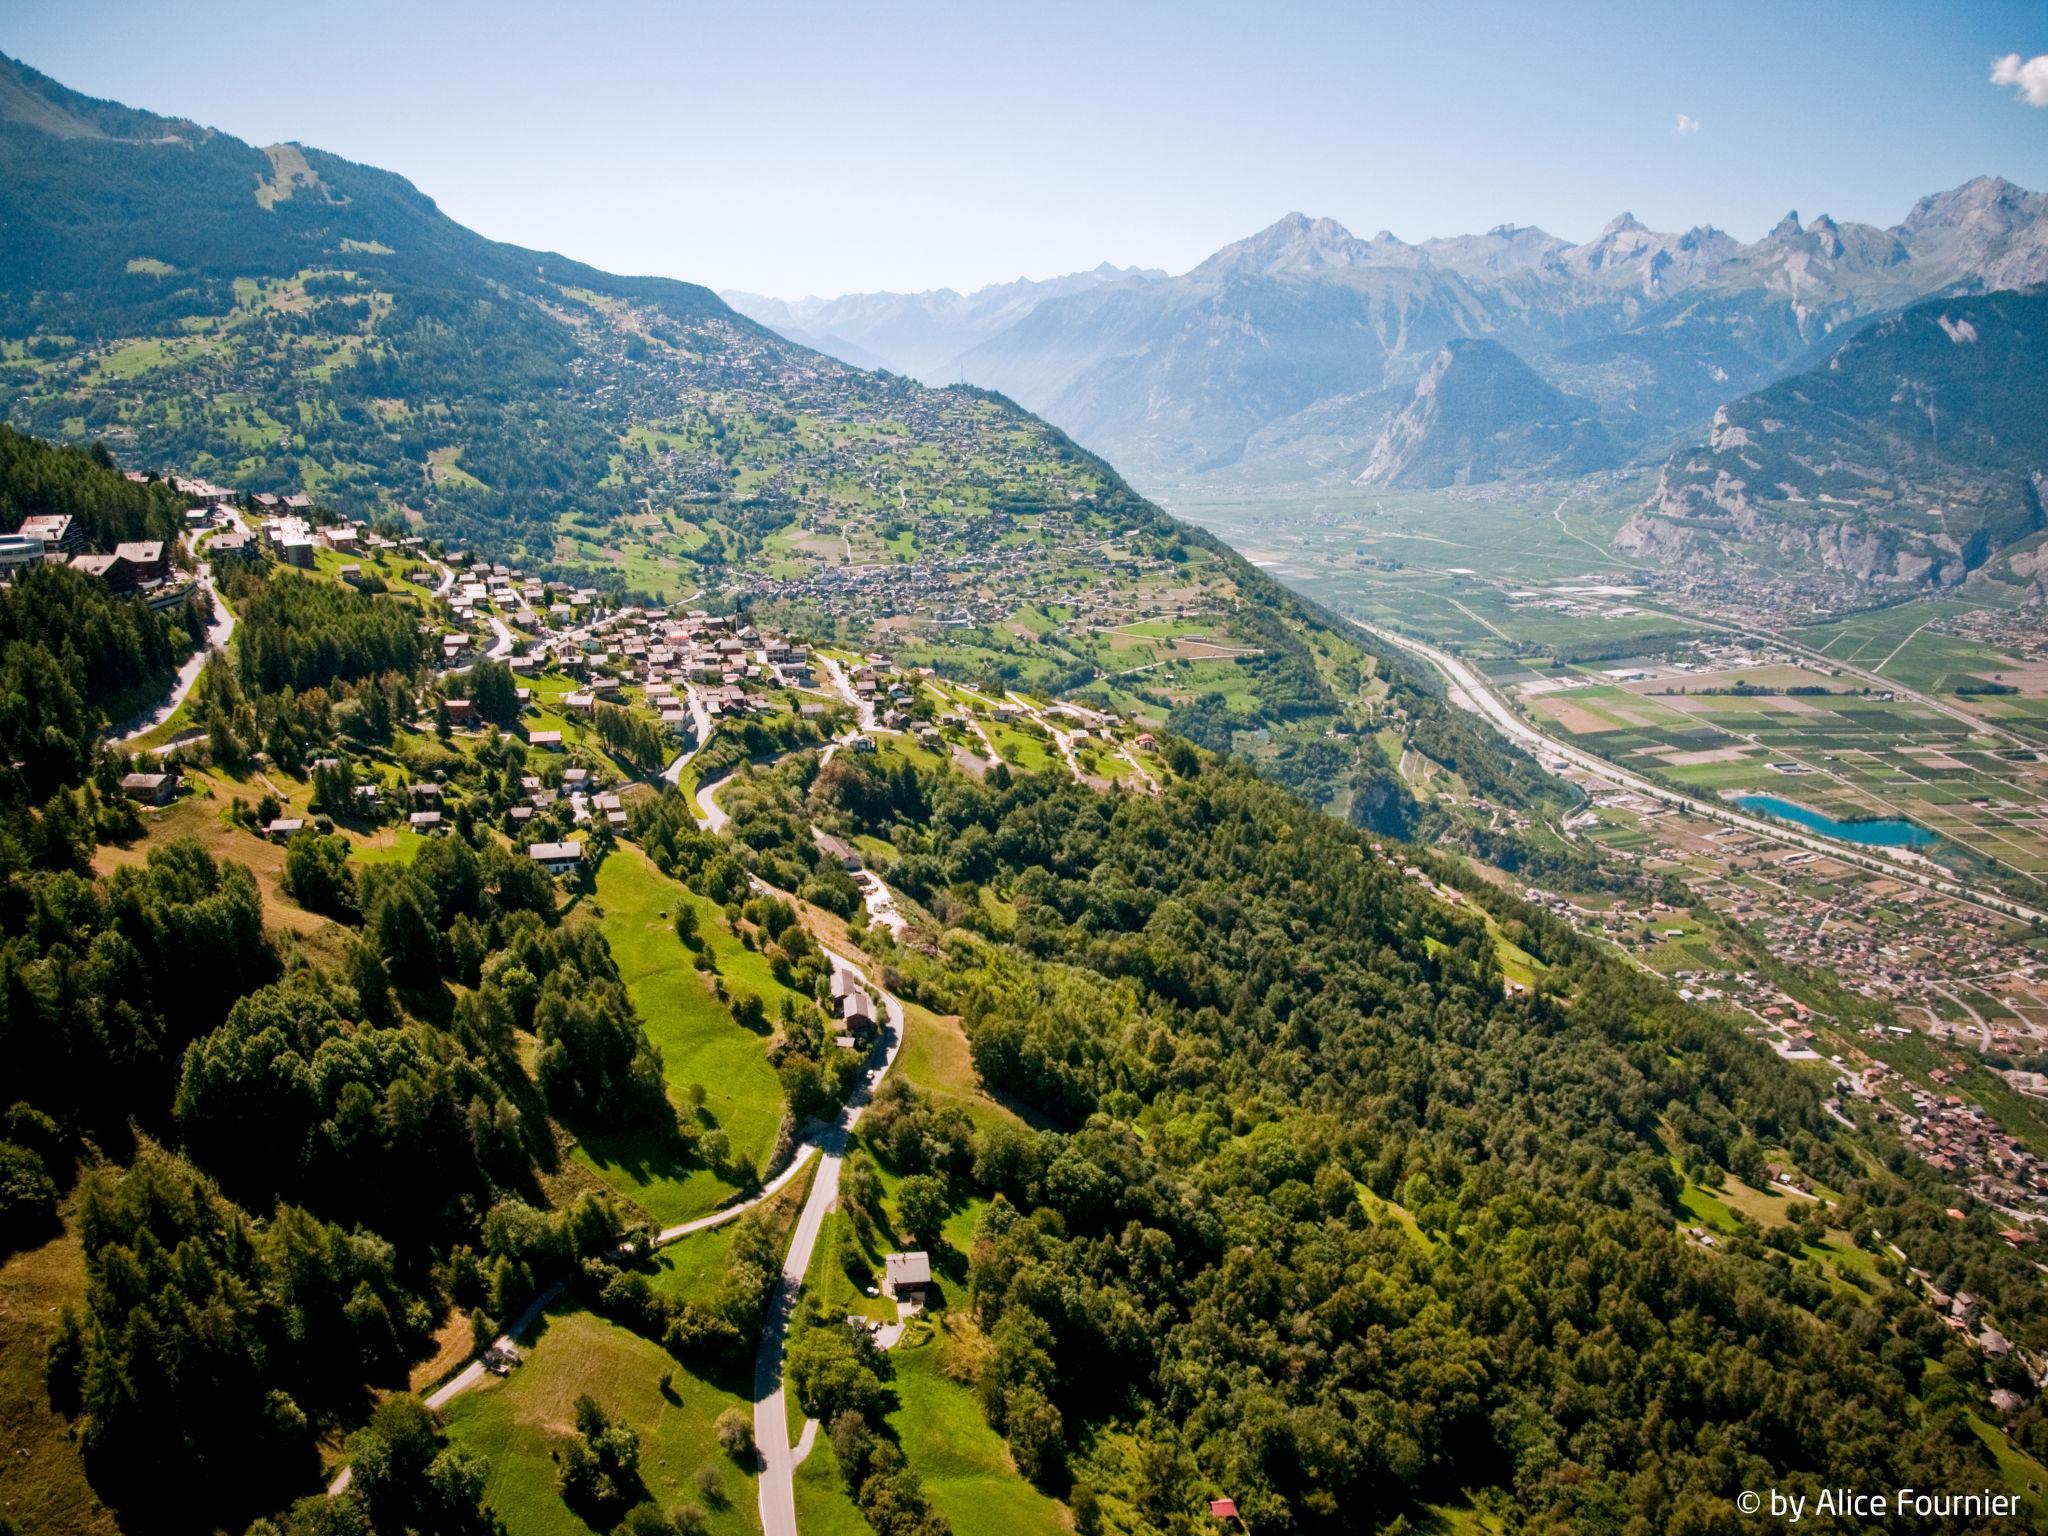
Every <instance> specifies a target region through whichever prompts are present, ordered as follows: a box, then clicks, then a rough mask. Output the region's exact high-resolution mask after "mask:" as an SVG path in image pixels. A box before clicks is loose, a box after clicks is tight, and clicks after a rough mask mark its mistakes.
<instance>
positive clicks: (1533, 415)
mask: <svg viewBox="0 0 2048 1536" xmlns="http://www.w3.org/2000/svg"><path fill="white" fill-rule="evenodd" d="M1618 456H1619V453H1618V450H1617V449H1616V447H1615V445H1614V442H1613V440H1612V439H1611V438H1609V437H1608V435H1607V432H1606V429H1605V428H1603V427H1602V426H1601V425H1600V423H1599V421H1598V420H1597V419H1596V418H1595V416H1594V413H1593V408H1592V406H1591V405H1590V404H1589V403H1588V402H1586V401H1584V400H1579V399H1575V398H1574V397H1573V396H1571V395H1568V394H1566V393H1565V392H1564V391H1563V390H1561V389H1557V388H1554V387H1553V386H1551V385H1549V384H1546V383H1544V382H1543V380H1542V379H1541V378H1540V377H1538V376H1537V374H1536V372H1535V370H1534V369H1532V368H1531V367H1530V366H1529V365H1528V364H1527V363H1525V362H1523V361H1522V360H1521V359H1520V358H1518V357H1516V356H1515V355H1514V353H1512V352H1510V351H1508V349H1507V348H1506V347H1503V346H1502V345H1500V343H1499V342H1494V341H1483V340H1458V341H1451V342H1447V343H1445V345H1444V349H1443V351H1441V352H1439V353H1438V354H1437V357H1436V361H1435V362H1433V363H1431V364H1430V366H1429V371H1428V372H1426V373H1425V374H1423V376H1422V378H1421V380H1420V381H1419V382H1418V383H1417V384H1416V386H1415V394H1414V397H1413V398H1412V399H1411V400H1410V401H1409V402H1408V404H1406V405H1405V406H1403V407H1402V408H1401V412H1400V414H1399V415H1397V416H1396V417H1395V418H1394V419H1393V420H1392V421H1390V422H1388V423H1387V426H1386V430H1385V431H1383V432H1382V433H1381V434H1380V439H1379V441H1378V442H1377V443H1375V444H1374V445H1373V451H1372V457H1371V459H1369V460H1367V462H1366V466H1365V468H1364V469H1363V470H1361V471H1359V475H1358V481H1357V483H1358V484H1360V485H1386V486H1404V487H1415V486H1444V485H1468V484H1473V483H1475V482H1479V481H1485V480H1498V479H1500V478H1501V477H1502V475H1503V474H1505V473H1509V472H1519V473H1524V474H1536V475H1546V474H1547V475H1575V474H1584V473H1586V472H1587V471H1589V470H1596V469H1609V468H1612V467H1613V465H1614V464H1615V462H1616V460H1617V458H1618Z"/></svg>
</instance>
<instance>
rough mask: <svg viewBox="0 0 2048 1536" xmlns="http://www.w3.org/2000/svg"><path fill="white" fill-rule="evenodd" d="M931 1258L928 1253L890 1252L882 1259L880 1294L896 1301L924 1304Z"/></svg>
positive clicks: (929, 1276)
mask: <svg viewBox="0 0 2048 1536" xmlns="http://www.w3.org/2000/svg"><path fill="white" fill-rule="evenodd" d="M931 1283H932V1258H931V1255H930V1254H928V1253H922V1252H919V1253H892V1254H890V1255H889V1256H888V1257H887V1258H885V1259H884V1260H883V1261H882V1294H883V1295H884V1296H893V1297H895V1298H896V1300H898V1301H914V1302H916V1303H918V1304H919V1305H920V1306H922V1305H923V1304H924V1298H925V1292H927V1291H928V1290H930V1289H931Z"/></svg>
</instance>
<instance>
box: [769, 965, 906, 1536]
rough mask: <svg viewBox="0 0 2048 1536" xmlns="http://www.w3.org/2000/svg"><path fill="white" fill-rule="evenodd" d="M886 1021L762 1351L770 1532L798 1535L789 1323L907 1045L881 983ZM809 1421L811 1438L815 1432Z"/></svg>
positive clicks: (775, 1303) (825, 1164)
mask: <svg viewBox="0 0 2048 1536" xmlns="http://www.w3.org/2000/svg"><path fill="white" fill-rule="evenodd" d="M825 953H826V957H827V958H828V959H830V960H831V962H832V966H833V969H835V970H840V971H849V972H851V973H852V974H853V975H854V976H855V977H856V978H858V979H859V980H860V981H861V982H862V983H863V984H866V983H867V976H866V975H865V974H864V973H863V972H862V971H861V969H860V967H859V966H857V965H855V964H854V963H853V962H852V961H851V960H848V959H847V958H846V957H845V956H843V955H839V954H834V953H833V952H832V951H831V950H829V949H828V950H826V951H825ZM872 990H874V991H876V992H879V993H881V998H882V1009H883V1014H884V1018H883V1021H882V1038H881V1039H880V1041H878V1042H877V1044H876V1046H875V1051H874V1054H873V1056H871V1057H870V1058H869V1059H870V1061H871V1062H875V1063H876V1065H875V1066H874V1067H873V1072H874V1075H873V1077H871V1078H870V1079H869V1080H868V1081H867V1082H866V1083H865V1084H864V1085H863V1086H861V1087H860V1088H858V1089H856V1090H855V1091H854V1093H853V1095H852V1097H851V1098H849V1099H848V1100H847V1104H846V1108H845V1109H844V1110H843V1111H842V1112H841V1113H840V1116H839V1121H838V1123H837V1124H836V1125H834V1126H833V1127H832V1128H831V1129H830V1130H828V1131H826V1132H825V1133H824V1134H823V1135H821V1136H820V1137H819V1138H818V1140H819V1145H820V1149H821V1150H822V1152H823V1154H824V1155H823V1157H822V1158H821V1160H820V1161H819V1163H818V1177H817V1178H816V1179H815V1180H814V1181H813V1182H812V1184H811V1194H810V1198H809V1199H808V1200H806V1201H805V1202H804V1209H803V1214H802V1215H801V1216H799V1217H798V1218H797V1223H796V1232H795V1235H794V1236H792V1237H791V1238H790V1242H789V1254H788V1256H787V1257H786V1258H784V1260H783V1261H782V1274H781V1276H780V1278H778V1279H777V1280H776V1282H775V1295H774V1298H773V1299H772V1300H771V1301H770V1302H769V1304H768V1320H767V1323H766V1324H765V1325H764V1326H763V1328H762V1330H761V1345H760V1348H759V1349H758V1350H756V1351H755V1354H754V1444H755V1446H756V1447H757V1448H758V1449H759V1451H760V1453H761V1483H760V1496H761V1497H760V1504H761V1530H762V1533H763V1536H796V1483H795V1474H796V1463H797V1461H798V1459H799V1458H798V1456H797V1455H795V1454H794V1453H792V1451H791V1449H790V1444H789V1420H788V1416H787V1415H788V1409H787V1407H786V1406H785V1405H784V1401H783V1397H784V1394H783V1385H782V1358H783V1349H784V1345H785V1344H786V1343H787V1340H788V1336H789V1320H790V1317H791V1316H792V1314H794V1312H795V1311H796V1303H797V1297H798V1294H799V1293H800V1292H801V1290H802V1288H803V1283H804V1275H805V1274H806V1273H807V1272H808V1271H809V1269H810V1267H811V1253H812V1250H813V1249H814V1248H816V1247H817V1243H818V1229H819V1228H820V1227H822V1226H823V1225H824V1221H825V1213H826V1212H827V1211H829V1210H831V1208H832V1206H833V1203H834V1202H835V1201H836V1200H837V1199H838V1198H839V1170H840V1165H841V1163H842V1161H843V1159H844V1156H845V1152H846V1142H847V1137H848V1135H849V1134H850V1133H851V1132H852V1130H853V1128H854V1127H855V1126H856V1125H858V1124H859V1123H860V1117H861V1114H862V1112H863V1111H864V1110H865V1109H866V1108H867V1104H868V1099H869V1097H870V1095H871V1094H872V1093H873V1092H874V1089H875V1088H876V1087H877V1086H879V1085H880V1083H881V1081H882V1078H883V1077H884V1076H885V1075H886V1074H887V1073H888V1071H889V1068H890V1066H891V1065H893V1064H894V1062H895V1060H896V1052H897V1051H898V1050H899V1049H900V1048H901V1046H902V1044H903V1003H902V1001H901V999H899V998H897V997H895V996H894V995H893V994H891V993H888V992H883V991H882V989H881V988H879V987H875V988H873V989H872ZM814 1433H815V1432H814V1431H810V1430H809V1427H808V1426H806V1438H809V1436H810V1435H812V1434H814Z"/></svg>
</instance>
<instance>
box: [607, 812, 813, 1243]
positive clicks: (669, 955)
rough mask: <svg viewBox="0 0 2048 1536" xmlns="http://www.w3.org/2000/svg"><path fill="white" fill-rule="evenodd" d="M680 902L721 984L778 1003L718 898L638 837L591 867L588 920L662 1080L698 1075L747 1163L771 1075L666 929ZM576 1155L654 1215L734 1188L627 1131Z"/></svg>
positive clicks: (680, 1084)
mask: <svg viewBox="0 0 2048 1536" xmlns="http://www.w3.org/2000/svg"><path fill="white" fill-rule="evenodd" d="M685 901H687V902H692V903H695V904H696V905H697V906H698V907H699V911H698V914H697V915H698V931H699V933H700V934H703V935H705V942H706V943H707V944H708V945H709V946H710V949H711V951H712V953H713V955H714V956H715V957H716V959H717V961H718V967H719V971H720V972H721V973H722V974H723V975H725V977H726V984H727V987H728V988H729V989H730V990H732V991H734V992H741V991H749V992H753V993H755V994H756V995H759V996H760V997H761V998H762V1001H763V1002H764V1003H766V1004H768V1005H769V1006H770V1009H771V1012H773V1011H775V1010H777V1009H778V1008H779V1004H780V999H781V996H782V995H784V994H785V993H786V989H784V988H782V987H781V986H780V984H779V983H777V982H776V981H775V979H774V977H773V976H772V975H770V974H769V972H768V967H767V962H766V961H765V960H763V959H762V958H761V957H760V955H758V954H756V953H755V952H754V951H751V950H748V949H746V948H745V947H744V946H743V945H741V944H740V942H739V941H738V940H737V939H736V938H734V937H733V936H732V935H731V934H730V933H728V932H727V931H725V929H724V926H723V924H724V917H723V914H722V913H721V912H720V911H719V909H718V908H717V907H715V906H713V905H712V904H711V903H710V902H708V901H704V900H703V898H701V897H698V896H696V895H695V894H694V893H692V892H690V891H687V890H685V889H684V888H683V887H682V886H681V885H678V884H677V883H676V882H675V881H673V880H670V879H669V878H668V877H667V876H665V875H663V874H662V873H661V872H660V871H659V870H657V869H656V868H655V867H654V865H653V863H652V862H651V861H650V860H649V859H648V858H647V856H646V855H645V854H643V853H641V852H640V850H639V849H637V848H631V847H621V848H618V849H615V850H614V851H613V852H612V853H611V854H610V856H608V857H607V858H606V859H605V861H604V864H603V865H602V866H601V867H600V868H599V870H598V873H597V902H596V908H597V910H599V911H601V913H602V916H601V917H600V918H599V919H598V921H599V923H600V924H601V925H602V927H603V929H604V935H605V941H606V943H608V944H609V945H610V946H611V951H612V956H613V958H614V959H615V960H616V961H617V962H618V967H619V974H620V975H621V976H622V977H623V978H624V980H625V983H626V991H627V993H628V995H629V996H630V997H631V998H632V1000H633V1006H634V1007H635V1008H636V1009H637V1010H638V1011H639V1013H640V1017H641V1019H642V1020H643V1021H644V1022H645V1023H646V1026H647V1033H648V1037H649V1038H650V1039H652V1040H653V1041H654V1043H655V1044H656V1045H657V1046H659V1047H660V1048H661V1054H662V1062H663V1066H664V1070H665V1072H666V1074H667V1077H668V1080H669V1082H670V1084H671V1085H673V1086H674V1087H675V1088H676V1089H678V1090H679V1091H680V1090H686V1089H687V1088H688V1087H689V1086H690V1085H692V1084H701V1085H702V1087H703V1089H704V1095H705V1098H704V1108H705V1112H706V1113H707V1114H708V1115H709V1116H710V1117H711V1119H712V1120H714V1121H716V1122H717V1124H718V1125H719V1126H720V1127H721V1128H722V1129H723V1130H724V1131H725V1133H726V1135H727V1136H728V1137H729V1138H730V1140H731V1143H732V1153H733V1157H734V1158H735V1159H736V1160H738V1161H741V1162H744V1163H747V1164H750V1165H752V1166H753V1167H754V1168H756V1169H757V1170H758V1169H759V1167H760V1166H761V1163H762V1161H763V1159H765V1158H766V1157H767V1155H768V1153H769V1151H770V1150H771V1149H772V1148H773V1146H774V1143H775V1133H776V1130H777V1128H778V1127H779V1126H780V1124H781V1120H782V1084H781V1082H780V1081H779V1080H778V1079H777V1078H776V1076H775V1072H774V1069H773V1068H771V1067H770V1066H769V1065H768V1059H767V1057H766V1055H765V1054H764V1052H763V1050H762V1044H763V1042H762V1040H761V1038H760V1037H759V1036H758V1035H756V1034H754V1033H752V1032H751V1031H749V1030H747V1029H744V1028H742V1027H741V1026H740V1025H739V1024H738V1023H736V1022H734V1020H733V1017H732V1014H731V1013H730V1012H729V1011H728V1010H727V1008H726V1007H725V1005H724V1004H722V1003H720V1002H719V1001H718V999H717V998H716V997H715V996H713V995H712V992H711V988H710V986H709V984H708V983H707V981H706V979H705V978H704V977H703V976H702V975H700V974H699V973H698V972H697V971H696V970H695V969H694V968H693V966H692V964H691V956H690V953H689V951H687V950H686V949H684V948H683V945H682V942H681V941H680V940H679V939H677V938H676V936H675V928H674V926H673V924H674V915H675V911H676V907H677V905H678V904H679V903H681V902H685ZM747 962H752V964H751V965H749V964H748V963H747ZM756 971H758V975H757V974H755V972H756ZM764 983H765V985H764ZM788 995H793V994H788ZM578 1155H579V1156H581V1157H584V1158H587V1159H588V1160H589V1161H590V1163H591V1165H592V1166H593V1167H595V1168H596V1169H597V1170H598V1172H599V1173H601V1174H602V1175H603V1176H604V1177H605V1179H606V1181H607V1182H609V1183H611V1184H612V1185H613V1187H615V1188H618V1189H620V1190H622V1191H623V1192H624V1193H626V1194H628V1195H630V1196H632V1198H633V1199H635V1200H637V1201H639V1202H640V1204H641V1205H643V1206H644V1207H646V1209H647V1211H648V1213H649V1214H650V1215H652V1216H654V1217H655V1218H656V1219H657V1220H660V1221H664V1222H669V1221H681V1220H685V1219H687V1218H689V1217H691V1216H695V1215H701V1214H703V1213H704V1212H706V1211H710V1210H713V1209H715V1208H716V1207H717V1206H718V1205H719V1204H720V1202H722V1201H723V1200H724V1199H725V1198H726V1197H727V1196H728V1195H729V1194H731V1193H732V1191H733V1189H734V1188H735V1187H736V1186H734V1185H733V1184H731V1183H729V1182H728V1181H726V1180H724V1179H721V1178H720V1177H719V1176H718V1175H717V1174H715V1173H713V1172H712V1171H711V1170H710V1169H708V1168H705V1167H703V1166H701V1165H698V1164H687V1165H678V1164H675V1163H673V1162H672V1161H669V1160H666V1159H665V1157H664V1156H663V1155H662V1154H660V1153H659V1152H658V1151H656V1149H654V1148H653V1147H651V1146H650V1145H647V1144H644V1143H642V1142H640V1141H639V1140H637V1139H635V1138H598V1137H591V1136H586V1137H585V1138H584V1144H583V1145H582V1146H581V1147H579V1148H578Z"/></svg>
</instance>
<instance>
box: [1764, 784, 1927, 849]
mask: <svg viewBox="0 0 2048 1536" xmlns="http://www.w3.org/2000/svg"><path fill="white" fill-rule="evenodd" d="M1735 803H1736V804H1737V805H1739V806H1741V807H1742V808H1743V809H1744V810H1746V811H1762V812H1763V813H1764V814H1765V815H1767V816H1775V817H1777V818H1778V819H1779V820H1780V821H1789V822H1792V823H1793V824H1794V825H1796V826H1801V827H1805V828H1806V829H1807V830H1808V831H1809V832H1818V833H1820V834H1821V835H1822V836H1823V837H1833V838H1839V839H1840V840H1841V841H1843V842H1845V843H1861V844H1862V845H1863V846H1864V847H1866V848H1925V847H1927V846H1928V845H1929V844H1930V843H1938V842H1940V841H1941V839H1940V838H1938V837H1936V836H1935V835H1934V834H1933V833H1932V832H1930V831H1928V830H1927V829H1926V828H1925V827H1923V826H1919V825H1917V824H1915V823H1914V822H1910V821H1898V820H1892V821H1837V820H1835V818H1834V817H1832V816H1823V815H1822V814H1821V813H1820V812H1819V811H1816V810H1812V809H1809V808H1808V807H1806V806H1803V805H1797V804H1794V803H1793V802H1792V801H1790V800H1780V799H1779V798H1778V797H1777V796H1776V795H1737V796H1736V797H1735Z"/></svg>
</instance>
